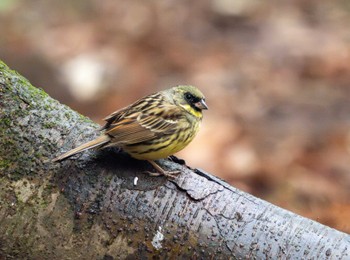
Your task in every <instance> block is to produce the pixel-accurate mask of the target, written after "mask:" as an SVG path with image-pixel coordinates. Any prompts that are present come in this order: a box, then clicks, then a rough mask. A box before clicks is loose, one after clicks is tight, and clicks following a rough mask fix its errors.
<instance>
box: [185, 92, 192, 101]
mask: <svg viewBox="0 0 350 260" xmlns="http://www.w3.org/2000/svg"><path fill="white" fill-rule="evenodd" d="M185 98H186V99H187V100H188V101H193V100H194V96H193V95H192V94H191V93H186V94H185Z"/></svg>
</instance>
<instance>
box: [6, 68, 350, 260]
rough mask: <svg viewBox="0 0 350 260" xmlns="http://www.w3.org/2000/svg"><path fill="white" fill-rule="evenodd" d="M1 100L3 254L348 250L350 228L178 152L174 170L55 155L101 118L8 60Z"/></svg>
mask: <svg viewBox="0 0 350 260" xmlns="http://www.w3.org/2000/svg"><path fill="white" fill-rule="evenodd" d="M0 110H1V114H0V221H1V225H0V258H9V259H10V258H21V257H22V258H23V257H26V258H32V259H47V258H50V259H73V258H74V259H78V258H79V259H102V258H106V259H107V258H108V259H113V258H114V259H124V258H127V257H128V258H130V259H143V258H152V257H155V256H156V257H161V258H179V259H183V258H187V259H188V258H194V259H200V258H203V259H208V258H215V259H229V258H249V259H251V258H257V259H265V258H274V259H275V258H281V259H324V258H329V259H341V258H343V259H346V258H349V257H350V253H349V252H350V236H349V235H348V234H345V233H342V232H339V231H337V230H334V229H332V228H329V227H326V226H323V225H321V224H319V223H317V222H314V221H312V220H309V219H306V218H303V217H301V216H298V215H296V214H293V213H291V212H289V211H286V210H284V209H281V208H278V207H276V206H274V205H272V204H270V203H268V202H265V201H263V200H260V199H258V198H255V197H253V196H251V195H249V194H247V193H244V192H242V191H239V190H237V189H236V188H234V187H232V186H230V185H228V184H227V183H225V182H223V181H221V180H219V179H218V178H216V177H214V176H212V175H210V174H208V173H205V172H204V171H200V170H191V169H189V168H188V167H186V166H185V165H181V164H179V163H177V162H172V161H169V160H162V161H161V165H162V167H165V168H166V169H169V170H181V171H182V174H181V175H179V177H177V178H176V179H175V180H167V179H166V178H164V177H149V176H148V175H146V174H144V173H143V172H145V171H147V170H152V167H151V166H150V165H149V164H148V163H147V162H143V161H137V160H134V159H131V158H130V157H129V156H128V155H126V154H124V153H122V152H120V151H117V149H108V150H102V151H90V152H84V153H82V154H80V155H78V156H75V157H73V158H71V159H68V160H66V161H64V162H62V163H52V162H51V159H52V158H54V157H55V156H56V155H58V154H60V153H62V152H63V151H67V150H68V149H70V148H72V147H74V146H76V145H78V144H80V143H82V142H84V141H87V140H90V139H92V138H93V137H95V136H96V135H97V134H98V132H97V131H96V130H97V128H98V126H97V125H96V124H94V123H93V122H91V121H90V120H88V119H86V118H85V117H83V116H81V115H79V114H78V113H76V112H74V111H72V110H71V109H69V108H68V107H66V106H64V105H61V104H60V103H58V102H57V101H55V100H53V99H51V98H50V97H49V96H47V95H46V94H45V93H44V92H43V91H41V90H39V89H36V88H34V87H33V86H31V85H30V84H29V83H28V81H27V80H26V79H24V78H23V77H21V76H20V75H18V74H17V73H16V72H14V71H11V70H9V69H8V67H7V66H6V65H5V64H3V63H0ZM135 177H138V182H137V184H136V185H135V183H134V182H135Z"/></svg>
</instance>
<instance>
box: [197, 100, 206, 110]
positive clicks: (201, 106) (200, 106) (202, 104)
mask: <svg viewBox="0 0 350 260" xmlns="http://www.w3.org/2000/svg"><path fill="white" fill-rule="evenodd" d="M194 105H195V107H197V108H199V109H200V110H203V109H208V106H207V104H206V103H205V100H204V99H201V101H199V102H197V103H194Z"/></svg>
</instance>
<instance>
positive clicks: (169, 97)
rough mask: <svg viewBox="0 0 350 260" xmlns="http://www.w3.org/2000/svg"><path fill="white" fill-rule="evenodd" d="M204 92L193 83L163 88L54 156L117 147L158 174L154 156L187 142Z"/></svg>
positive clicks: (164, 154)
mask: <svg viewBox="0 0 350 260" xmlns="http://www.w3.org/2000/svg"><path fill="white" fill-rule="evenodd" d="M203 109H207V106H206V104H205V98H204V95H203V94H202V93H201V92H200V91H199V90H198V89H197V88H195V87H193V86H176V87H173V88H170V89H167V90H163V91H160V92H157V93H154V94H151V95H149V96H146V97H144V98H142V99H139V100H138V101H136V102H135V103H133V104H131V105H129V106H127V107H125V108H122V109H120V110H118V111H116V112H114V113H112V114H111V115H109V116H108V117H106V118H105V121H107V123H106V124H105V126H104V127H103V128H102V131H103V134H102V135H101V136H100V137H98V138H96V139H94V140H92V141H90V142H88V143H85V144H83V145H81V146H79V147H77V148H75V149H73V150H71V151H68V152H67V153H65V154H63V155H61V156H59V157H57V158H56V159H54V161H60V160H63V159H65V158H67V157H70V156H72V155H74V154H76V153H79V152H81V151H84V150H87V149H91V148H94V147H98V148H105V147H109V146H118V147H121V148H122V149H123V150H124V151H125V152H127V153H128V154H130V155H131V156H132V157H133V158H136V159H139V160H148V161H149V162H150V163H151V164H152V165H153V166H154V167H155V168H156V169H157V170H158V171H159V172H160V173H161V174H163V175H167V176H168V175H170V173H169V172H166V171H164V170H162V169H161V168H160V167H159V165H157V164H156V163H155V162H154V160H157V159H162V158H166V157H168V156H170V155H172V154H174V153H176V152H178V151H180V150H182V149H183V148H184V147H185V146H187V145H188V144H189V143H190V142H191V141H192V140H193V138H194V136H195V135H196V134H197V132H198V130H199V127H200V123H201V120H202V110H203Z"/></svg>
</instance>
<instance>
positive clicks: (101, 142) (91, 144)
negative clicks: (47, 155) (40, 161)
mask: <svg viewBox="0 0 350 260" xmlns="http://www.w3.org/2000/svg"><path fill="white" fill-rule="evenodd" d="M110 140H111V138H110V137H109V136H108V135H101V136H99V137H97V138H96V139H94V140H92V141H90V142H87V143H85V144H82V145H80V146H78V147H77V148H74V149H72V150H70V151H68V152H66V153H64V154H62V155H60V156H58V157H56V158H55V159H53V160H52V161H53V162H57V161H62V160H64V159H66V158H68V157H70V156H72V155H74V154H77V153H80V152H82V151H85V150H88V149H91V148H95V147H99V146H102V145H104V144H106V143H108V142H109V141H110Z"/></svg>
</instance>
